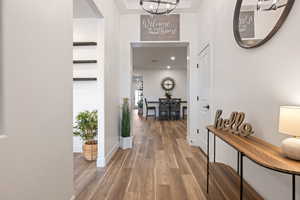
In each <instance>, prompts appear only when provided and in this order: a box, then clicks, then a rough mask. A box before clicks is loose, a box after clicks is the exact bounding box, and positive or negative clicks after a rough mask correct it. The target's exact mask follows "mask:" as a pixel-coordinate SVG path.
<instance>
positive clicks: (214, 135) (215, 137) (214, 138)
mask: <svg viewBox="0 0 300 200" xmlns="http://www.w3.org/2000/svg"><path fill="white" fill-rule="evenodd" d="M215 162H216V135H214V163H215Z"/></svg>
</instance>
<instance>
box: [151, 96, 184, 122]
mask: <svg viewBox="0 0 300 200" xmlns="http://www.w3.org/2000/svg"><path fill="white" fill-rule="evenodd" d="M187 103H188V101H186V100H181V101H180V104H187ZM148 104H156V105H157V106H158V105H159V101H148ZM182 108H185V109H186V108H187V106H181V108H180V111H181V110H182V112H180V114H179V117H181V115H182V119H184V110H185V109H182ZM159 118H161V117H160V114H159ZM168 119H169V120H170V119H171V116H170V115H169V117H168Z"/></svg>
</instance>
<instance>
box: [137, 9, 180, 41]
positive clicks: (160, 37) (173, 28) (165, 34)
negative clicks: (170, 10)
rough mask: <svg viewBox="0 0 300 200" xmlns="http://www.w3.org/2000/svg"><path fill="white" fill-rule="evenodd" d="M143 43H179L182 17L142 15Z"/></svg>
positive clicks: (174, 15) (176, 15)
mask: <svg viewBox="0 0 300 200" xmlns="http://www.w3.org/2000/svg"><path fill="white" fill-rule="evenodd" d="M140 21H141V22H140V23H141V41H179V40H180V15H179V14H173V15H141V19H140Z"/></svg>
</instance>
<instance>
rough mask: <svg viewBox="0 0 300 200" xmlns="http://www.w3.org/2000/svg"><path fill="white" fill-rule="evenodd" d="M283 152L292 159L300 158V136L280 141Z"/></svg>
mask: <svg viewBox="0 0 300 200" xmlns="http://www.w3.org/2000/svg"><path fill="white" fill-rule="evenodd" d="M281 149H282V152H283V154H284V155H285V156H286V157H288V158H290V159H293V160H300V138H295V137H294V138H288V139H285V140H283V141H282V143H281Z"/></svg>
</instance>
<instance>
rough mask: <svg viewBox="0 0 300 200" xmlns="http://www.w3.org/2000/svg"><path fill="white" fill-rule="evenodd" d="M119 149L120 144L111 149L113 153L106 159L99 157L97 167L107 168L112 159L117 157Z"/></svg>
mask: <svg viewBox="0 0 300 200" xmlns="http://www.w3.org/2000/svg"><path fill="white" fill-rule="evenodd" d="M119 148H120V142H118V143H117V144H115V145H114V146H113V148H112V149H111V151H110V152H109V153H108V154H107V155H106V156H105V157H103V156H99V157H98V159H97V167H100V168H101V167H105V166H106V164H108V163H109V161H110V160H111V159H112V157H113V156H114V155H115V153H116V152H117V151H118V149H119Z"/></svg>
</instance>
